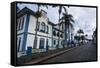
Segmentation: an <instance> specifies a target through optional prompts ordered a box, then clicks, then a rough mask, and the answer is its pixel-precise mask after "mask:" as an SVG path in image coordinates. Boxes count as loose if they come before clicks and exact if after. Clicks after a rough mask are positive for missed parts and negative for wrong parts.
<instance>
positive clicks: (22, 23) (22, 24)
mask: <svg viewBox="0 0 100 68" xmlns="http://www.w3.org/2000/svg"><path fill="white" fill-rule="evenodd" d="M23 26H24V17H22V21H21V29H20V30H22V29H23Z"/></svg>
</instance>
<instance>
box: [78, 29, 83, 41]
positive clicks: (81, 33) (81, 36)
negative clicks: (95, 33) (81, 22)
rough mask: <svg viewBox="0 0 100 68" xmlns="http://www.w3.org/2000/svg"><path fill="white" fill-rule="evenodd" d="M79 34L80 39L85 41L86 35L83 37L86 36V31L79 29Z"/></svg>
mask: <svg viewBox="0 0 100 68" xmlns="http://www.w3.org/2000/svg"><path fill="white" fill-rule="evenodd" d="M77 33H78V34H79V39H80V40H82V41H83V39H84V35H83V34H84V31H83V30H82V29H79V30H78V31H77Z"/></svg>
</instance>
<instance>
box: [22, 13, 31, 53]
mask: <svg viewBox="0 0 100 68" xmlns="http://www.w3.org/2000/svg"><path fill="white" fill-rule="evenodd" d="M29 19H30V15H27V17H26V23H25V29H24V32H25V33H24V37H23V43H22V51H25V47H26V41H27V32H28V26H29Z"/></svg>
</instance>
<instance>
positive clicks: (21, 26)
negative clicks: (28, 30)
mask: <svg viewBox="0 0 100 68" xmlns="http://www.w3.org/2000/svg"><path fill="white" fill-rule="evenodd" d="M23 26H24V17H22V18H20V19H18V21H17V29H18V30H22V29H23Z"/></svg>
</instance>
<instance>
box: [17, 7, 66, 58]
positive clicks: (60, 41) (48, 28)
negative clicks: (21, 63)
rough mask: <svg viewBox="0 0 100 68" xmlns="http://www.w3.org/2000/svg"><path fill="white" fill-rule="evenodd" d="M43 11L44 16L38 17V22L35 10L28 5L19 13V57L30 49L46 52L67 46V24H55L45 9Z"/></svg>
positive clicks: (31, 50)
mask: <svg viewBox="0 0 100 68" xmlns="http://www.w3.org/2000/svg"><path fill="white" fill-rule="evenodd" d="M41 13H42V16H41V17H39V18H38V22H37V18H36V17H35V12H34V11H32V10H30V9H28V8H27V7H25V8H23V9H22V10H20V11H19V12H18V13H17V56H18V57H20V56H22V55H25V54H27V52H28V51H29V52H32V53H36V52H44V51H47V50H52V49H56V48H63V46H65V45H64V39H65V33H64V31H65V24H64V23H59V24H54V23H52V22H50V21H49V19H48V17H47V13H46V12H45V11H43V10H41ZM36 23H37V24H36ZM36 25H37V29H36ZM36 38H37V40H36Z"/></svg>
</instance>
